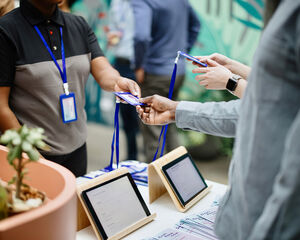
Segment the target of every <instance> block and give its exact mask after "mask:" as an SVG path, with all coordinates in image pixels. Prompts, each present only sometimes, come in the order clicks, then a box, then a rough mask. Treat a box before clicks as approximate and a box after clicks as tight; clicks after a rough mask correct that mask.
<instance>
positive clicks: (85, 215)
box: [77, 168, 156, 240]
mask: <svg viewBox="0 0 300 240" xmlns="http://www.w3.org/2000/svg"><path fill="white" fill-rule="evenodd" d="M126 173H128V170H127V169H126V168H119V169H117V170H114V171H112V172H109V173H106V174H104V175H101V176H99V177H97V178H94V179H92V180H90V181H89V182H87V183H83V184H81V185H79V186H78V187H77V196H78V198H79V200H80V201H79V202H78V213H77V214H78V217H77V219H78V220H79V221H78V224H77V230H80V229H82V228H84V227H87V222H89V223H90V224H91V225H92V227H93V229H94V231H95V234H96V236H97V239H102V237H101V235H100V234H99V232H98V229H97V226H96V224H95V222H94V221H93V218H92V216H91V215H90V212H89V210H88V209H87V207H86V204H85V203H84V201H83V199H82V197H81V193H82V191H84V190H86V189H89V188H91V187H93V186H96V185H98V184H101V183H104V182H107V181H109V180H111V179H114V178H116V177H119V176H121V175H124V174H126ZM83 210H84V211H83ZM155 217H156V213H154V214H151V215H150V216H147V217H145V218H143V219H141V220H140V221H138V222H136V223H135V224H133V225H131V226H129V227H127V228H126V229H124V230H122V231H121V232H119V233H117V234H115V235H114V236H111V237H109V238H108V239H109V240H117V239H120V238H122V237H124V236H126V235H128V234H129V233H131V232H133V231H135V230H137V229H138V228H140V227H142V226H143V225H145V224H147V223H149V222H150V221H152V220H153V219H154V218H155Z"/></svg>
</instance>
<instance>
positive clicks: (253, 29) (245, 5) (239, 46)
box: [180, 0, 264, 101]
mask: <svg viewBox="0 0 300 240" xmlns="http://www.w3.org/2000/svg"><path fill="white" fill-rule="evenodd" d="M190 2H191V4H192V6H193V7H194V9H195V10H196V12H197V13H198V16H199V19H200V21H201V32H200V34H199V36H198V40H197V42H196V44H195V46H194V47H193V49H192V52H191V54H192V55H195V56H197V55H199V56H204V55H210V54H212V53H215V52H217V53H221V54H224V55H225V56H228V57H230V58H232V59H235V60H238V61H240V62H243V63H245V64H247V65H251V60H252V57H253V54H254V51H255V49H256V46H257V44H258V41H259V37H260V33H261V29H262V26H263V21H262V15H263V6H264V4H263V0H248V1H245V0H222V1H221V0H190ZM192 69H193V65H191V64H188V65H187V77H186V82H185V85H184V87H183V89H182V91H181V95H180V97H181V99H186V100H195V101H199V100H202V101H208V100H211V101H212V100H214V101H218V100H223V99H224V95H225V97H226V95H227V94H225V93H224V92H223V91H211V90H205V89H204V88H203V87H200V86H199V87H198V88H196V87H195V86H197V82H196V81H195V80H194V77H195V75H194V74H192V73H191V70H192Z"/></svg>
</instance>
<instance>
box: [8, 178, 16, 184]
mask: <svg viewBox="0 0 300 240" xmlns="http://www.w3.org/2000/svg"><path fill="white" fill-rule="evenodd" d="M16 181H17V177H16V176H14V177H13V178H12V179H10V180H9V181H8V183H7V184H8V185H11V184H14V183H15V182H16Z"/></svg>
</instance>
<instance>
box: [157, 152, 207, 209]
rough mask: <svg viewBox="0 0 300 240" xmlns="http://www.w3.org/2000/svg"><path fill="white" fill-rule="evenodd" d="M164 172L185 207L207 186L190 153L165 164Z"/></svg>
mask: <svg viewBox="0 0 300 240" xmlns="http://www.w3.org/2000/svg"><path fill="white" fill-rule="evenodd" d="M162 172H163V174H164V175H165V177H166V179H167V181H168V182H169V184H170V186H171V187H172V189H173V191H174V193H175V195H176V196H177V198H178V199H179V202H180V204H181V205H182V206H183V207H184V206H185V205H186V204H187V203H188V202H190V201H191V200H192V199H193V198H194V197H196V196H197V195H198V194H199V193H200V192H202V191H203V190H204V189H206V188H207V184H206V182H205V180H204V179H203V177H202V175H201V173H200V172H199V170H198V169H197V167H196V165H195V164H194V162H193V160H192V158H191V156H190V155H189V154H188V153H186V154H184V155H182V156H181V157H179V158H177V159H175V160H174V161H172V162H170V163H168V164H166V165H164V166H163V167H162Z"/></svg>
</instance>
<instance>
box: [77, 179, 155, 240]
mask: <svg viewBox="0 0 300 240" xmlns="http://www.w3.org/2000/svg"><path fill="white" fill-rule="evenodd" d="M81 195H82V199H83V201H84V202H85V204H86V207H87V209H88V211H89V213H90V215H91V217H92V219H93V221H94V223H95V225H96V228H97V230H98V233H99V235H100V236H101V237H102V239H108V238H109V237H112V236H114V235H116V234H117V233H119V232H121V231H123V230H124V229H126V228H128V227H129V226H131V225H133V224H135V223H136V222H138V221H140V220H142V219H144V218H146V217H148V216H150V211H149V209H148V207H147V205H146V203H145V201H144V199H143V198H142V196H141V194H140V192H139V190H138V188H137V186H136V184H135V183H134V181H133V179H132V177H131V175H130V173H126V174H123V175H121V176H118V177H116V178H114V179H111V180H109V181H107V182H104V183H101V184H99V185H96V186H94V187H92V188H90V189H87V190H84V191H82V193H81Z"/></svg>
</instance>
